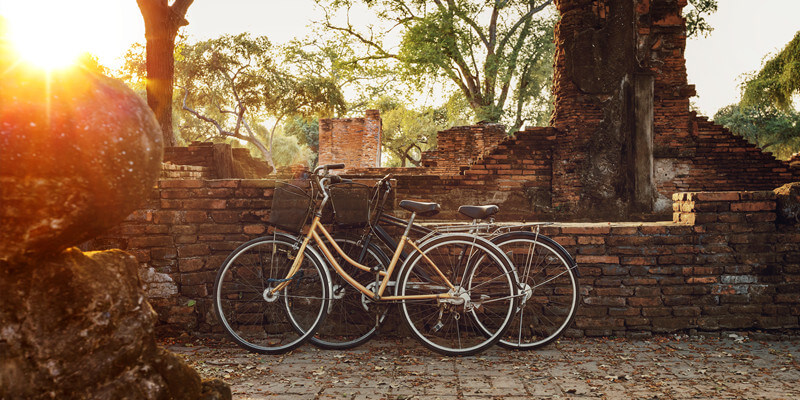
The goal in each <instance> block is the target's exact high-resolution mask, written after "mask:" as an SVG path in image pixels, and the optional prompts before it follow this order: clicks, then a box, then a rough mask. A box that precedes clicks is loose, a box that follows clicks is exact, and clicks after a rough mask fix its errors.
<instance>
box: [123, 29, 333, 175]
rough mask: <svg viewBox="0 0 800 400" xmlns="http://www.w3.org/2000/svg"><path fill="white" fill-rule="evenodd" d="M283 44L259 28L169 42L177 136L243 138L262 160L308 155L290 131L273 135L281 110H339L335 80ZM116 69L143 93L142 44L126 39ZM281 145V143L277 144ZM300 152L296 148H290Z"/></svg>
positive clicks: (295, 113) (298, 113) (304, 115)
mask: <svg viewBox="0 0 800 400" xmlns="http://www.w3.org/2000/svg"><path fill="white" fill-rule="evenodd" d="M300 50H301V49H299V48H297V47H295V45H294V44H290V45H287V46H284V47H278V46H274V45H273V44H272V43H271V42H270V41H269V39H268V38H266V37H264V36H260V37H252V36H250V35H249V34H240V35H223V36H220V37H219V38H216V39H210V40H205V41H202V42H198V43H187V42H185V41H181V42H179V43H178V45H177V46H176V54H175V85H176V86H177V87H178V88H179V90H178V91H176V95H175V99H174V102H173V105H174V106H173V109H174V110H175V115H176V118H174V121H175V123H176V124H177V126H178V128H179V129H178V131H179V132H180V133H179V136H180V137H181V138H182V139H183V141H184V142H187V143H188V142H191V141H195V140H202V141H226V142H228V143H231V144H232V145H237V144H239V143H247V144H248V145H249V146H251V147H252V148H253V149H255V150H257V152H258V154H260V155H261V156H263V157H264V158H265V159H266V160H267V161H268V162H269V163H270V164H278V165H282V164H285V163H296V162H297V160H298V157H300V158H303V159H302V160H300V161H301V162H307V161H309V160H310V161H311V162H313V161H314V158H315V156H313V157H312V156H310V155H309V152H308V150H307V149H306V148H305V143H303V144H298V143H297V141H296V140H295V139H293V138H291V137H286V136H281V134H280V132H279V131H280V126H281V124H282V123H283V122H284V121H286V120H287V118H293V117H297V118H301V119H314V118H317V117H330V116H333V115H338V114H342V113H344V110H345V106H346V104H345V100H344V95H343V93H342V91H341V87H340V85H339V83H338V82H337V81H336V80H335V79H333V77H332V76H331V75H325V74H324V73H320V71H321V69H319V68H313V67H312V68H304V67H305V66H307V65H308V64H307V63H306V62H307V61H309V59H310V57H311V56H307V57H299V56H297V54H301V51H300ZM125 58H126V63H125V65H124V66H123V68H122V69H121V70H120V71H118V72H117V76H118V77H120V78H122V79H124V80H125V81H126V82H128V83H129V85H131V86H132V87H133V88H135V89H140V90H141V92H142V94H143V93H144V90H143V89H144V76H145V73H144V71H145V69H144V65H145V57H144V47H143V46H141V45H134V46H133V47H132V48H131V49H130V50H129V51H128V53H127V55H126V57H125ZM282 146H284V147H285V148H283V147H282ZM298 155H300V156H298Z"/></svg>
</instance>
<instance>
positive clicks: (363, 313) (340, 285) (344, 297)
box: [310, 237, 389, 349]
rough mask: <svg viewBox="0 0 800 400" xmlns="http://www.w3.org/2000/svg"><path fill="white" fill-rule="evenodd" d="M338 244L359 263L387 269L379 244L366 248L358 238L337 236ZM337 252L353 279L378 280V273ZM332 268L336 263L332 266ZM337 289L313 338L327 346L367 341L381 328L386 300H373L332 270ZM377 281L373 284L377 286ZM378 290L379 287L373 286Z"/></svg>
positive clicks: (341, 264) (312, 341)
mask: <svg viewBox="0 0 800 400" xmlns="http://www.w3.org/2000/svg"><path fill="white" fill-rule="evenodd" d="M336 243H337V244H338V245H339V247H340V248H341V249H342V250H343V251H344V252H345V254H347V255H348V256H349V257H351V258H352V259H354V260H356V261H358V262H359V263H361V264H363V265H366V266H369V267H375V266H377V267H378V268H379V269H381V270H386V267H387V266H388V263H389V262H388V259H387V258H386V256H385V255H384V254H383V253H382V252H381V251H380V249H378V248H377V247H376V246H368V247H367V248H366V249H365V248H364V246H363V245H362V244H361V243H360V241H359V239H358V238H341V237H340V238H336ZM331 250H332V251H333V252H334V255H335V257H334V258H335V260H336V262H337V263H338V264H339V265H340V266H341V267H342V268H343V269H344V270H345V271H347V273H348V274H349V275H351V277H352V278H353V279H355V280H356V281H358V282H359V283H362V284H363V285H365V286H367V285H369V284H370V283H372V282H374V281H375V274H374V273H371V272H366V271H363V270H361V269H358V268H356V267H355V266H351V265H350V264H349V263H348V262H347V261H345V259H344V258H343V257H341V256H340V255H339V254H338V252H336V251H335V250H333V249H331ZM329 269H330V270H333V266H330V267H329ZM333 275H334V276H333V277H332V281H333V288H334V290H333V291H332V293H331V305H330V308H329V314H328V317H327V319H326V322H325V323H324V324H323V325H322V326H321V327H320V328H319V329H318V330H317V332H316V334H315V335H314V336H313V337H312V338H311V339H310V340H311V343H313V344H314V345H316V346H318V347H321V348H325V349H349V348H353V347H356V346H359V345H361V344H362V343H365V342H366V341H368V340H369V339H370V338H371V337H372V336H373V335H374V334H375V333H376V332H377V330H378V327H379V326H380V323H381V322H382V321H383V320H384V318H385V316H386V312H387V306H386V304H380V303H376V302H373V301H372V300H370V299H368V298H367V297H366V296H365V295H363V294H362V293H361V292H360V291H359V290H358V289H356V288H355V287H353V286H351V285H350V284H349V283H347V281H345V280H344V278H342V277H340V276H338V274H336V273H333ZM374 286H375V285H372V287H374ZM373 290H374V291H377V288H374V289H373Z"/></svg>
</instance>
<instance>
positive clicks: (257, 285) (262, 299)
mask: <svg viewBox="0 0 800 400" xmlns="http://www.w3.org/2000/svg"><path fill="white" fill-rule="evenodd" d="M292 248H293V242H292V241H287V240H283V239H274V238H259V239H255V240H252V241H250V242H248V243H245V244H244V245H242V246H240V247H239V248H238V249H236V250H235V251H234V252H233V253H231V255H230V256H229V257H228V259H227V260H226V261H225V263H223V265H222V267H221V268H220V271H219V273H218V274H217V279H216V281H215V284H214V308H215V311H216V312H217V316H218V317H219V319H220V322H221V323H222V326H223V327H224V328H225V330H226V331H227V332H228V333H229V334H230V335H231V337H232V338H233V339H234V341H235V342H236V343H238V344H239V345H241V346H242V347H245V348H247V349H248V350H251V351H255V352H261V353H282V352H285V351H289V350H291V349H292V348H294V347H297V346H299V345H300V344H302V343H303V341H305V339H306V338H307V337H308V333H307V332H310V331H313V330H314V329H316V327H317V326H318V325H319V324H320V323H321V321H322V319H323V318H324V316H325V309H326V308H327V307H326V306H327V297H328V294H327V288H328V282H327V278H326V276H325V273H324V270H323V269H322V266H321V264H319V263H318V262H316V260H315V259H314V257H313V256H311V255H310V254H309V255H307V256H306V257H304V259H303V262H302V263H301V264H300V266H299V270H298V272H297V273H296V274H294V275H293V276H292V277H289V279H287V275H288V273H289V271H290V269H291V267H292V260H290V259H288V257H287V255H288V254H290V252H291V250H292ZM282 282H283V285H284V287H283V289H282V290H279V291H275V290H273V289H275V287H276V286H277V285H279V284H281V283H282Z"/></svg>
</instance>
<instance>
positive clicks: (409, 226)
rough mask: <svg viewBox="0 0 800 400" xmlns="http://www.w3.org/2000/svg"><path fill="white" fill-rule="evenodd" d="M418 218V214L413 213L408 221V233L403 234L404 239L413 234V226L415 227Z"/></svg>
mask: <svg viewBox="0 0 800 400" xmlns="http://www.w3.org/2000/svg"><path fill="white" fill-rule="evenodd" d="M416 216H417V213H416V212H411V217H410V218H409V219H408V225H406V231H405V232H403V237H408V234H409V233H410V232H411V226H412V225H414V218H415V217H416Z"/></svg>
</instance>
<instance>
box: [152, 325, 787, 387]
mask: <svg viewBox="0 0 800 400" xmlns="http://www.w3.org/2000/svg"><path fill="white" fill-rule="evenodd" d="M162 345H164V346H165V347H167V348H168V349H169V350H172V351H174V352H176V353H178V354H180V355H182V356H183V357H184V358H185V359H186V360H187V362H188V363H189V364H190V365H191V366H193V367H194V368H195V369H197V370H198V371H199V372H200V374H201V375H202V376H204V377H206V378H212V377H213V378H221V379H223V380H224V381H226V382H228V383H230V384H231V389H232V391H233V396H234V398H235V399H351V400H352V399H391V400H400V399H404V400H407V399H442V400H444V399H565V398H574V399H586V398H598V399H798V398H800V383H798V382H800V361H799V360H798V356H800V338H797V337H792V338H789V339H784V340H775V339H772V340H754V339H752V338H749V337H747V336H740V335H739V334H735V333H731V334H723V335H721V337H697V336H692V337H689V336H669V337H656V338H652V339H647V340H632V339H609V338H603V339H563V340H560V341H559V342H557V343H554V344H551V345H550V346H548V347H546V348H544V349H540V350H534V351H527V352H520V351H509V350H504V349H502V348H500V347H494V348H491V349H490V350H488V351H486V352H485V353H483V354H481V355H478V356H473V357H462V358H453V357H444V356H442V355H439V354H437V353H433V352H431V351H428V350H427V349H425V348H423V347H422V346H421V345H419V344H418V343H416V342H414V341H413V340H408V339H406V340H386V339H380V338H378V339H373V340H372V341H371V342H370V343H368V344H367V345H365V346H363V347H360V348H357V349H353V350H347V351H331V350H320V349H317V348H314V347H312V346H311V345H304V346H302V347H301V348H299V349H297V350H294V351H292V352H290V353H287V354H283V355H278V356H274V355H261V354H254V353H249V352H247V351H246V350H244V349H241V348H239V347H238V346H236V345H235V344H234V343H233V342H231V341H229V340H227V339H226V338H224V337H219V338H193V337H183V338H178V339H165V340H164V341H163V343H162Z"/></svg>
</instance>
